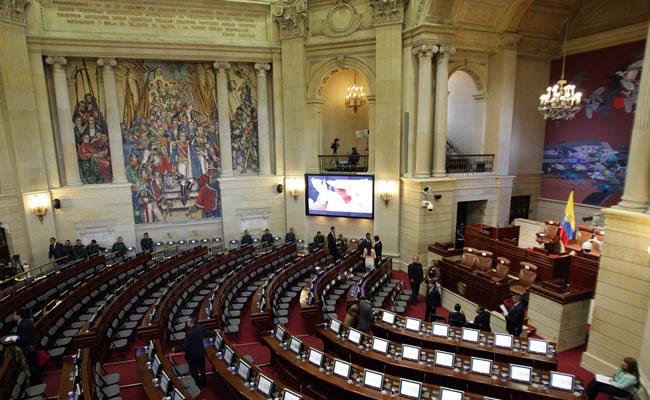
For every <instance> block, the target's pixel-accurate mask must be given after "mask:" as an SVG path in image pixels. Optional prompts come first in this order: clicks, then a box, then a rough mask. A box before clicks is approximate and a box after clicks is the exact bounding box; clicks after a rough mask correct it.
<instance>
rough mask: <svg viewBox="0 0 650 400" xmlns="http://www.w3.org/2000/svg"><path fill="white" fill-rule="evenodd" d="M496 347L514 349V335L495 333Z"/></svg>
mask: <svg viewBox="0 0 650 400" xmlns="http://www.w3.org/2000/svg"><path fill="white" fill-rule="evenodd" d="M494 345H495V346H497V347H503V348H504V349H512V335H506V334H504V333H495V334H494Z"/></svg>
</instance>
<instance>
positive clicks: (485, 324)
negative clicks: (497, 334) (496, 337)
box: [474, 304, 492, 332]
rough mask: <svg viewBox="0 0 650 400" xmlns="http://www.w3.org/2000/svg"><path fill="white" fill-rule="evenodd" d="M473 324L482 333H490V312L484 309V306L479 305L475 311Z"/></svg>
mask: <svg viewBox="0 0 650 400" xmlns="http://www.w3.org/2000/svg"><path fill="white" fill-rule="evenodd" d="M474 324H475V325H478V326H479V329H480V330H482V331H484V332H492V329H491V328H490V312H489V311H487V310H486V309H485V306H484V305H482V304H479V306H478V308H477V309H476V318H474Z"/></svg>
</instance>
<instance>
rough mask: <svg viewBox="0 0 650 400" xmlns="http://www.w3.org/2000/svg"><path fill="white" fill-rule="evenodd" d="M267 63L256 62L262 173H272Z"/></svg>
mask: <svg viewBox="0 0 650 400" xmlns="http://www.w3.org/2000/svg"><path fill="white" fill-rule="evenodd" d="M270 69H271V65H270V64H267V63H255V70H257V143H258V153H257V154H258V156H259V160H260V175H271V138H270V134H269V104H268V96H267V93H266V92H267V90H266V88H267V86H266V71H268V70H270Z"/></svg>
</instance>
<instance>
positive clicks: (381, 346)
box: [372, 336, 388, 354]
mask: <svg viewBox="0 0 650 400" xmlns="http://www.w3.org/2000/svg"><path fill="white" fill-rule="evenodd" d="M372 349H373V350H374V351H376V352H379V353H383V354H386V353H388V340H384V339H380V338H378V337H377V336H373V337H372Z"/></svg>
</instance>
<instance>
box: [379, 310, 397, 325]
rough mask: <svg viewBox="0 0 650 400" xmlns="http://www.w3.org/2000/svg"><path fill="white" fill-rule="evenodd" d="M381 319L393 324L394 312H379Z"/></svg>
mask: <svg viewBox="0 0 650 400" xmlns="http://www.w3.org/2000/svg"><path fill="white" fill-rule="evenodd" d="M381 320H382V321H383V322H385V323H387V324H391V325H393V324H394V323H395V314H393V313H392V312H390V311H384V312H382V313H381Z"/></svg>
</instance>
